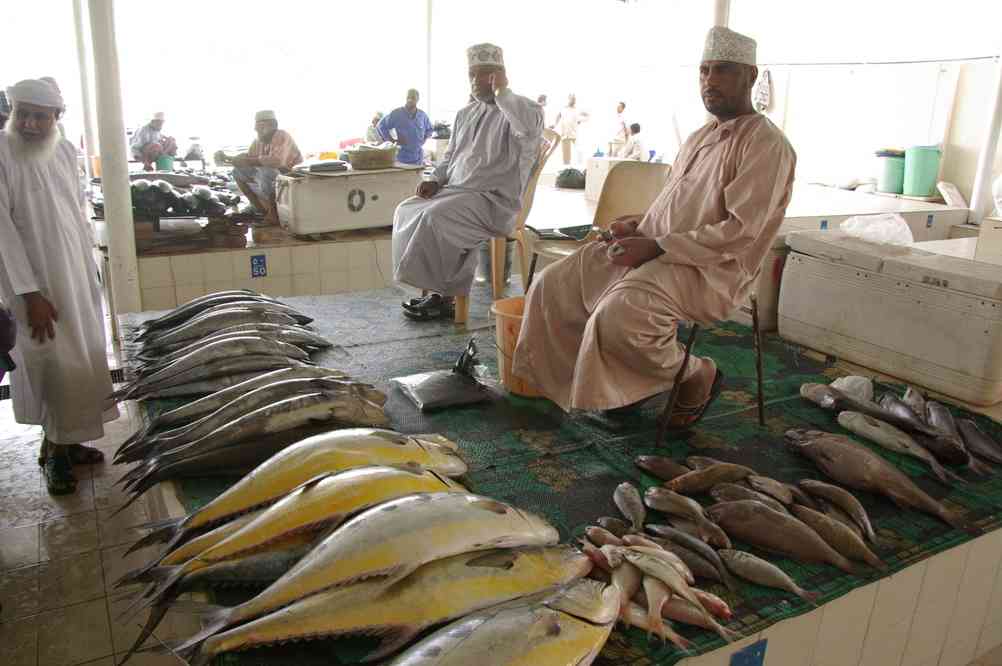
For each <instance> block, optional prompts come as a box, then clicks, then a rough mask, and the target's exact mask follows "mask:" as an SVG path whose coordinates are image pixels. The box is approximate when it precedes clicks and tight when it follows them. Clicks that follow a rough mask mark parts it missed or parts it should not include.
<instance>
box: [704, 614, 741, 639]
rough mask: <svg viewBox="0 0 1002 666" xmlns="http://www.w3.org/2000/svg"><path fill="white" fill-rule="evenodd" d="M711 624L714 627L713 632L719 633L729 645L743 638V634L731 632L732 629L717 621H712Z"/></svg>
mask: <svg viewBox="0 0 1002 666" xmlns="http://www.w3.org/2000/svg"><path fill="white" fill-rule="evenodd" d="M710 623H711V624H710V626H711V627H713V630H714V631H715V632H717V635H718V636H720V637H721V638H723V639H724V640H725V641H727V642H728V643H733V642H734V641H736V640H738V639H739V638H741V634H739V633H737V632H736V631H731V630H730V629H728V628H727V627H725V626H724V625H722V624H720V623H719V622H717V621H716V620H713V619H711V620H710Z"/></svg>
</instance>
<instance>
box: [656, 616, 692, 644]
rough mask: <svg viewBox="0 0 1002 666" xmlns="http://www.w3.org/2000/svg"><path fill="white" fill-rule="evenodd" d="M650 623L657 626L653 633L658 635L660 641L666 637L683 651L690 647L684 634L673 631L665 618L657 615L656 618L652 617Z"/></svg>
mask: <svg viewBox="0 0 1002 666" xmlns="http://www.w3.org/2000/svg"><path fill="white" fill-rule="evenodd" d="M651 624H653V625H654V626H655V627H657V629H656V630H655V632H654V633H656V634H657V635H658V637H659V638H660V639H661V642H662V643H664V642H665V639H666V638H667V639H668V640H669V641H671V643H672V645H674V646H676V647H677V648H678V649H680V650H682V651H683V652H688V651H689V648H691V647H692V643H691V642H690V641H689V640H688V639H686V638H685V637H684V636H682V635H680V634H679V633H678V632H677V631H675V630H674V629H673V628H672V626H671V624H670V623H669V622H668V621H667V620H662V619H661V618H660V617H659V618H656V619H652V620H651ZM649 636H650V632H648V637H649Z"/></svg>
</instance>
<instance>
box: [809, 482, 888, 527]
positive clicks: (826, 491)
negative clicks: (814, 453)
mask: <svg viewBox="0 0 1002 666" xmlns="http://www.w3.org/2000/svg"><path fill="white" fill-rule="evenodd" d="M800 487H801V488H803V489H804V490H805V491H807V492H808V493H809V494H811V495H813V496H814V497H817V498H818V499H821V500H825V501H827V502H829V503H831V504H832V505H834V506H837V507H838V508H839V509H841V510H842V511H843V512H844V513H845V514H846V515H847V516H849V518H850V519H851V520H852V522H854V523H856V525H858V526H859V529H860V530H862V532H863V535H864V536H865V537H866V538H867V540H868V541H870V542H873V541H876V540H877V535H876V534H874V532H873V525H872V523H870V516H869V514H868V513H866V509H865V508H863V505H862V504H861V503H860V501H859V500H858V499H856V496H855V495H853V494H852V493H850V492H849V491H848V490H846V489H845V488H840V487H839V486H834V485H832V484H830V483H825V482H824V481H818V480H816V479H802V480H801V481H800Z"/></svg>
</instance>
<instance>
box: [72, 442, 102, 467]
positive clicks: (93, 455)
mask: <svg viewBox="0 0 1002 666" xmlns="http://www.w3.org/2000/svg"><path fill="white" fill-rule="evenodd" d="M66 448H67V449H69V452H70V461H72V462H73V464H74V465H100V464H101V463H103V462H104V452H103V451H101V449H95V448H94V447H93V446H84V445H83V444H70V445H69V446H67V447H66Z"/></svg>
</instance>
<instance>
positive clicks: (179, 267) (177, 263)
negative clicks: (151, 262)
mask: <svg viewBox="0 0 1002 666" xmlns="http://www.w3.org/2000/svg"><path fill="white" fill-rule="evenodd" d="M170 270H171V274H172V275H173V276H174V284H176V285H179V284H186V285H190V284H201V283H202V282H204V281H205V270H204V269H203V268H202V258H201V257H200V256H199V255H197V254H175V255H173V256H171V257H170Z"/></svg>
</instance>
